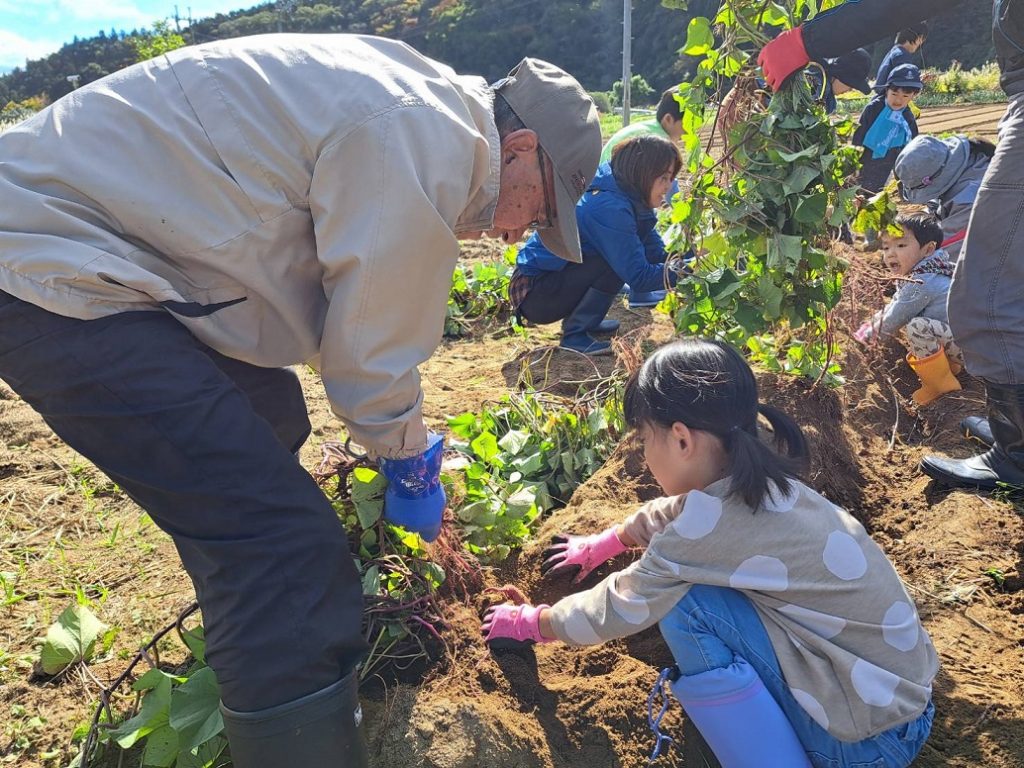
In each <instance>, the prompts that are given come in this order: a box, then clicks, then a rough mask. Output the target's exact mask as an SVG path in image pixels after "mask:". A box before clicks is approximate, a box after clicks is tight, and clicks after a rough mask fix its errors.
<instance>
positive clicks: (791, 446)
mask: <svg viewBox="0 0 1024 768" xmlns="http://www.w3.org/2000/svg"><path fill="white" fill-rule="evenodd" d="M757 409H758V412H759V413H760V414H761V415H762V416H764V417H765V419H767V420H768V423H769V424H770V425H771V427H772V432H773V433H774V435H775V446H776V448H777V449H778V451H774V450H772V449H771V448H770V447H769V446H767V445H765V443H764V442H763V441H762V440H761V438H760V437H758V435H757V426H756V424H755V426H754V429H753V431H750V430H747V429H741V428H739V427H734V428H733V429H731V430H730V431H729V437H728V439H727V440H726V446H725V447H726V451H727V453H728V456H729V475H730V476H731V478H732V485H731V486H730V488H729V492H730V493H732V494H736V495H738V496H739V497H740V498H742V499H743V502H744V503H745V504H746V505H747V506H748V507H750V508H751V509H753V510H754V512H757V510H758V509H759V508H760V507H761V505H762V503H763V502H764V500H765V497H766V496H772V495H773V494H775V493H778V494H779V495H780V496H787V495H789V493H790V492H791V491H792V490H793V483H792V481H793V479H795V478H797V477H799V473H800V471H801V469H803V467H804V465H805V463H806V460H807V440H806V439H805V438H804V434H803V432H802V431H801V429H800V427H799V425H797V423H796V422H795V421H793V420H792V419H791V418H790V417H789V416H787V415H786V414H784V413H783V412H782V411H780V410H778V409H776V408H772V407H771V406H769V405H763V404H758V407H757ZM783 452H784V453H783Z"/></svg>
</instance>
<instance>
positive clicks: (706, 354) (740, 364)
mask: <svg viewBox="0 0 1024 768" xmlns="http://www.w3.org/2000/svg"><path fill="white" fill-rule="evenodd" d="M623 407H624V411H625V417H626V423H627V424H628V425H629V426H630V427H631V428H633V429H641V428H642V427H644V426H659V427H662V428H665V429H671V427H672V425H673V424H674V423H676V422H681V423H683V424H685V425H686V426H687V427H689V428H690V429H696V430H701V431H703V432H709V433H711V434H713V435H715V436H716V437H718V438H719V440H721V441H722V446H723V447H724V449H725V451H726V454H727V455H728V457H729V475H730V477H731V478H732V485H731V487H730V489H729V493H730V494H737V495H739V496H740V497H741V498H742V499H743V501H744V502H745V503H746V504H747V505H748V506H749V507H751V509H753V510H754V511H755V512H756V511H757V510H758V509H759V508H760V506H761V504H762V503H763V501H764V498H765V496H766V495H767V494H770V493H772V485H773V484H774V486H775V488H776V489H778V492H779V493H780V494H782V495H787V494H789V493H790V492H791V491H792V489H793V484H792V481H793V480H795V479H798V478H799V474H798V473H799V471H800V470H801V469H802V467H803V466H804V464H805V462H806V459H807V441H806V439H805V438H804V434H803V432H802V431H801V429H800V427H799V426H798V425H797V423H796V422H795V421H793V420H792V419H791V418H790V417H789V416H787V415H786V414H784V413H782V411H779V410H777V409H775V408H772V407H771V406H768V405H764V404H762V403H761V402H759V400H758V394H757V380H756V379H755V378H754V373H753V371H751V370H750V366H749V365H748V364H747V361H746V360H744V359H743V357H742V356H741V355H740V353H739V352H737V351H736V350H735V349H733V348H732V347H730V346H729V345H728V344H725V343H723V342H720V341H711V340H706V339H682V340H680V341H675V342H672V343H670V344H666V345H665V346H663V347H660V348H659V349H658V350H656V351H655V352H654V354H653V355H651V356H650V357H649V358H648V359H647V361H646V362H645V363H644V364H643V366H642V367H641V368H640V370H639V371H637V372H636V373H635V374H633V376H632V377H631V378H630V380H629V383H628V384H627V385H626V393H625V395H624V403H623ZM759 414H760V415H761V416H764V417H765V418H766V419H767V420H768V423H769V424H770V425H771V427H772V431H773V432H774V433H775V443H776V446H777V447H778V448H779V449H780V450H781V449H783V448H784V449H785V452H786V453H785V455H782V454H781V453H779V452H776V451H773V450H772V449H771V448H770V447H769V446H768V445H766V444H765V443H763V442H762V441H761V439H760V438H759V437H758V434H757V421H758V415H759Z"/></svg>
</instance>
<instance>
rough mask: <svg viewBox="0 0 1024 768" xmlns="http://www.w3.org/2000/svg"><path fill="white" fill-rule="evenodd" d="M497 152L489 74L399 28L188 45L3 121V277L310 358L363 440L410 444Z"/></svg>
mask: <svg viewBox="0 0 1024 768" xmlns="http://www.w3.org/2000/svg"><path fill="white" fill-rule="evenodd" d="M499 165H500V158H499V141H498V134H497V129H496V127H495V125H494V119H493V116H492V96H491V93H490V89H489V88H488V87H487V84H486V82H485V81H484V80H482V79H481V78H478V77H460V76H458V75H456V74H455V72H453V71H452V70H451V69H450V68H448V67H447V66H444V65H443V64H440V63H438V62H436V61H432V60H431V59H428V58H425V57H423V56H421V55H420V54H418V53H417V52H416V51H414V50H412V49H411V48H409V47H408V46H406V45H405V44H403V43H399V42H395V41H390V40H383V39H378V38H373V37H360V36H351V35H265V36H258V37H249V38H241V39H235V40H227V41H222V42H216V43H211V44H208V45H201V46H196V47H189V48H183V49H180V50H177V51H173V52H172V53H170V54H168V55H166V56H163V57H160V58H159V59H155V60H152V61H148V62H144V63H142V64H137V65H135V66H133V67H129V68H128V69H125V70H122V71H121V72H117V73H115V74H113V75H110V76H109V77H106V78H104V79H102V80H99V81H97V82H95V83H92V84H90V85H88V86H85V87H83V88H80V89H78V90H76V91H74V92H73V93H72V94H70V95H68V96H66V97H65V98H63V99H61V100H60V101H58V102H56V103H55V104H53V105H52V106H51V107H49V108H48V109H46V110H44V111H42V112H41V113H39V114H38V115H36V116H35V117H33V118H32V119H30V120H27V121H26V122H24V123H22V124H21V125H19V126H17V127H15V128H13V129H11V130H8V131H7V132H6V133H3V134H0V201H2V202H0V290H3V291H6V292H8V293H10V294H12V295H14V296H17V297H19V298H21V299H24V300H25V301H28V302H31V303H33V304H36V305H38V306H40V307H43V308H45V309H47V310H49V311H51V312H55V313H57V314H61V315H66V316H69V317H77V318H81V319H86V320H88V319H93V318H98V317H102V316H105V315H111V314H116V313H120V312H129V311H137V310H154V311H162V310H166V311H169V312H171V313H172V314H173V315H174V316H175V318H177V319H178V320H179V321H180V322H181V323H183V324H184V325H185V326H187V327H188V329H189V330H190V331H191V332H192V333H193V334H195V336H196V337H198V338H199V339H200V340H202V341H203V342H205V343H206V344H208V345H209V346H210V347H212V348H213V349H216V350H217V351H219V352H221V353H223V354H225V355H227V356H230V357H233V358H237V359H240V360H244V361H247V362H249V363H253V364H255V365H261V366H284V365H290V364H295V363H303V362H306V363H309V364H310V365H313V366H314V367H317V368H319V370H320V372H321V374H322V376H323V381H324V386H325V388H326V391H327V395H328V397H329V399H330V401H331V404H332V407H333V408H334V411H335V413H336V414H337V415H338V416H339V417H340V418H341V419H342V420H343V421H344V422H345V424H346V425H347V426H348V428H349V430H350V432H351V434H352V437H353V439H354V440H356V441H357V442H359V443H360V444H362V445H364V446H365V447H366V448H367V449H369V451H370V452H371V454H373V455H384V456H392V457H394V456H407V455H411V454H413V453H417V452H419V451H421V450H423V448H424V447H425V444H426V432H425V428H424V426H423V422H422V418H421V412H420V410H421V403H422V391H421V389H420V384H419V374H418V372H417V370H416V367H417V365H419V363H421V362H423V361H424V360H426V359H427V358H428V357H430V355H431V354H432V353H433V351H434V349H435V347H436V346H437V345H438V343H439V342H440V339H441V335H442V331H443V326H444V315H445V307H446V302H447V296H448V291H449V288H450V285H451V275H452V270H453V267H454V265H455V262H456V259H457V258H458V253H459V246H458V241H457V239H456V234H457V233H459V232H469V231H479V230H485V229H489V228H490V226H491V221H492V218H493V213H494V205H495V203H496V201H497V195H498V180H499Z"/></svg>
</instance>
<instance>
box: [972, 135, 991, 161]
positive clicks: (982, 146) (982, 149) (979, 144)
mask: <svg viewBox="0 0 1024 768" xmlns="http://www.w3.org/2000/svg"><path fill="white" fill-rule="evenodd" d="M967 143H968V144H970V145H971V152H977V153H979V154H982V155H984V156H985V157H987V158H989V159H990V160H991V159H992V158H993V157H995V156H996V145H995V144H993V143H992V142H991V141H989V140H988V139H968V140H967Z"/></svg>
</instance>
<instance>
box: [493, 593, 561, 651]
mask: <svg viewBox="0 0 1024 768" xmlns="http://www.w3.org/2000/svg"><path fill="white" fill-rule="evenodd" d="M550 607H551V606H549V605H538V606H536V607H535V606H532V605H527V604H523V605H509V604H508V603H503V604H501V605H492V606H491V607H490V608H488V609H487V613H485V614H484V623H483V626H482V627H481V630H483V633H484V642H486V643H488V644H489V645H503V644H504V645H507V644H508V642H507V641H509V640H513V641H515V642H517V643H550V642H551V640H549V639H547V638H544V637H541V635H540V612H541V611H542V610H543V609H544V608H550ZM503 641H504V642H503Z"/></svg>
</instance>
